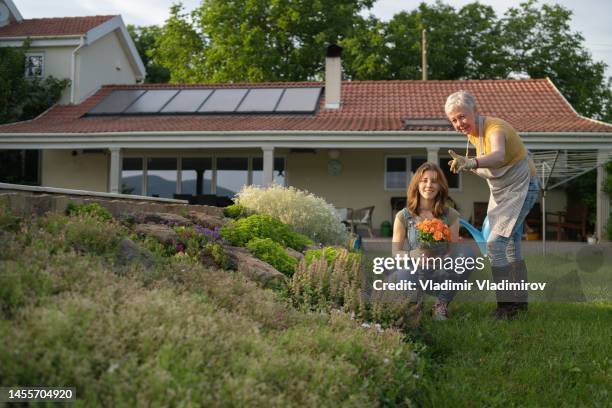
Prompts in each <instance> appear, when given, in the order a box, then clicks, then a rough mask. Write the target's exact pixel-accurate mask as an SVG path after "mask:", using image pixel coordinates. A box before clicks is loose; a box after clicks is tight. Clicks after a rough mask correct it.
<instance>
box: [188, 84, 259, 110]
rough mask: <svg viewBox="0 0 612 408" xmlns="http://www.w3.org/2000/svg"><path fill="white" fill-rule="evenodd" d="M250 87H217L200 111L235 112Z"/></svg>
mask: <svg viewBox="0 0 612 408" xmlns="http://www.w3.org/2000/svg"><path fill="white" fill-rule="evenodd" d="M247 91H248V89H216V90H215V92H214V93H213V94H212V95H210V97H209V98H208V99H207V100H206V102H204V105H202V107H201V108H200V109H199V110H198V112H205V113H211V112H234V111H235V110H236V107H237V106H238V104H239V103H240V101H241V100H242V98H243V97H244V95H246V93H247Z"/></svg>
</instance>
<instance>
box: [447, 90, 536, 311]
mask: <svg viewBox="0 0 612 408" xmlns="http://www.w3.org/2000/svg"><path fill="white" fill-rule="evenodd" d="M444 109H445V111H446V115H447V116H448V119H449V120H450V122H451V123H452V125H453V127H454V128H455V130H457V131H459V132H461V133H463V134H464V135H466V137H467V140H468V141H469V143H471V144H472V145H473V146H475V147H476V157H473V158H469V157H468V156H467V149H466V156H465V157H462V156H460V155H458V154H457V153H455V152H454V151H452V150H449V154H450V155H451V157H452V158H453V160H452V161H451V162H449V164H450V166H451V171H453V172H455V173H457V172H459V171H466V170H471V171H473V172H474V173H476V174H477V175H478V176H480V177H482V178H484V179H486V180H487V183H488V184H489V189H490V191H491V194H490V198H489V207H488V210H487V216H488V218H489V223H490V225H491V234H490V235H489V237H488V239H487V252H488V254H489V258H490V260H491V271H492V274H493V280H494V281H495V282H501V281H503V280H507V281H509V282H519V283H520V282H521V281H527V267H526V265H525V261H524V260H523V257H522V255H521V234H520V232H521V225H522V224H523V222H524V221H525V218H526V217H527V214H528V213H529V210H530V209H531V207H532V206H533V204H534V202H535V201H536V199H537V197H538V194H539V183H538V178H537V176H536V170H535V166H534V164H533V161H532V160H531V159H530V157H529V155H528V152H527V149H526V148H525V146H524V144H523V141H522V140H521V138H520V136H519V135H518V134H517V132H516V131H515V130H514V128H513V127H512V126H511V125H510V124H508V123H507V122H505V121H503V120H502V119H498V118H494V117H490V116H487V117H485V116H482V115H481V114H479V113H478V110H477V109H476V100H475V98H474V96H472V94H470V93H469V92H467V91H459V92H455V93H453V94H452V95H450V96H449V97H448V99H447V100H446V105H445V107H444ZM496 295H497V309H496V311H495V317H496V318H497V319H503V318H513V317H515V316H516V314H517V313H518V312H519V311H521V310H527V292H526V291H506V292H504V291H497V293H496Z"/></svg>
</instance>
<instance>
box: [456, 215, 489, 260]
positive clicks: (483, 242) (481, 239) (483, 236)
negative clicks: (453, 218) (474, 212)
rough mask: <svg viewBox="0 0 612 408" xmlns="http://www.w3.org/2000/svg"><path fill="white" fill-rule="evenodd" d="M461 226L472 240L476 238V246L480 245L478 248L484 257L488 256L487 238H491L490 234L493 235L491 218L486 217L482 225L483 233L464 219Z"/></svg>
mask: <svg viewBox="0 0 612 408" xmlns="http://www.w3.org/2000/svg"><path fill="white" fill-rule="evenodd" d="M459 224H460V225H461V226H462V227H463V228H465V229H466V230H468V232H469V233H470V235H471V236H472V238H474V241H476V244H478V248H479V249H480V252H481V253H482V254H483V255H486V254H487V238H488V237H489V234H490V233H491V225H489V217H485V219H484V221H483V223H482V231H480V230H479V229H478V228H476V227H475V226H473V225H472V224H470V223H469V222H467V221H466V220H464V219H463V218H461V219H459Z"/></svg>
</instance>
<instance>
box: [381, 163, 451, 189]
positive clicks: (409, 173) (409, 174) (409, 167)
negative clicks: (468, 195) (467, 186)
mask: <svg viewBox="0 0 612 408" xmlns="http://www.w3.org/2000/svg"><path fill="white" fill-rule="evenodd" d="M413 157H425V155H420V154H390V155H386V156H385V159H384V160H385V173H384V183H385V184H384V188H385V191H406V189H407V188H408V186H409V185H410V181H411V180H412V176H413V174H412V158H413ZM447 158H448V160H450V159H451V157H450V156H449V155H440V156H439V157H438V163H436V164H437V165H438V166H439V165H440V162H439V161H440V159H447ZM387 159H406V174H407V178H406V183H407V184H406V187H405V188H389V187H387ZM448 191H449V192H453V193H460V192H462V191H463V176H462V174H461V173H459V187H452V188H451V187H450V186H449V188H448Z"/></svg>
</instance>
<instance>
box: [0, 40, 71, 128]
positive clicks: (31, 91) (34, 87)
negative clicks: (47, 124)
mask: <svg viewBox="0 0 612 408" xmlns="http://www.w3.org/2000/svg"><path fill="white" fill-rule="evenodd" d="M27 46H28V44H27V43H26V45H25V48H12V47H3V48H0V123H10V122H16V121H20V120H27V119H32V118H34V117H36V116H37V115H39V114H41V113H42V112H44V111H45V110H46V109H48V108H49V107H50V106H51V105H53V104H54V103H55V102H57V101H58V100H59V98H60V97H61V95H62V91H63V90H64V88H66V86H67V85H68V84H69V83H70V81H69V80H68V79H57V78H54V77H51V76H50V77H46V78H44V79H41V78H37V77H36V78H26V76H25V62H26V55H25V52H26V49H27Z"/></svg>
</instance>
